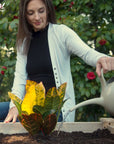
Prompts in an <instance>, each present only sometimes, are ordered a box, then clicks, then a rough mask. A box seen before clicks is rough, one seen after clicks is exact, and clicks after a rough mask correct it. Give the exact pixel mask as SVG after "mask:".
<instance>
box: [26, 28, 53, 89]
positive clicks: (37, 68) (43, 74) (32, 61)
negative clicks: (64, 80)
mask: <svg viewBox="0 0 114 144" xmlns="http://www.w3.org/2000/svg"><path fill="white" fill-rule="evenodd" d="M26 69H27V73H28V77H29V79H30V80H33V81H36V82H38V83H39V82H41V81H42V82H43V84H44V86H45V88H46V91H47V90H48V89H49V88H51V87H53V86H55V80H54V75H53V70H52V63H51V58H50V53H49V45H48V25H47V26H46V28H45V29H43V30H41V31H37V32H33V35H32V40H31V43H30V48H29V51H28V56H27V67H26Z"/></svg>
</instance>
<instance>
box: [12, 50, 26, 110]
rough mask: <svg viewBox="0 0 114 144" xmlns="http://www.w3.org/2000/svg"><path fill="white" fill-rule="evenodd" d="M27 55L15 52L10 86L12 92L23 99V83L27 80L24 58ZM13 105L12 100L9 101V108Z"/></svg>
mask: <svg viewBox="0 0 114 144" xmlns="http://www.w3.org/2000/svg"><path fill="white" fill-rule="evenodd" d="M26 59H27V56H26V55H23V54H21V53H20V52H17V61H16V68H15V73H14V82H13V87H12V93H13V94H15V95H16V96H17V97H19V98H20V99H23V97H24V95H25V85H26V80H27V73H26V61H27V60H26ZM13 106H15V105H14V104H13V102H12V101H11V102H10V108H11V107H13Z"/></svg>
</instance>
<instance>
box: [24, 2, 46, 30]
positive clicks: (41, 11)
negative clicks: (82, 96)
mask: <svg viewBox="0 0 114 144" xmlns="http://www.w3.org/2000/svg"><path fill="white" fill-rule="evenodd" d="M26 17H27V21H28V23H29V24H30V25H32V26H33V29H34V31H39V30H41V29H44V28H45V27H46V25H47V24H48V22H47V9H46V6H45V4H44V3H43V2H42V0H31V1H30V2H29V3H28V5H27V14H26Z"/></svg>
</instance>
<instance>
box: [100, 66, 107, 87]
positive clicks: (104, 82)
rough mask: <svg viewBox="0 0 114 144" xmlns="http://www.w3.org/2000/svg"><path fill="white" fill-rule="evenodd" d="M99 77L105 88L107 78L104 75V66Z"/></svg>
mask: <svg viewBox="0 0 114 144" xmlns="http://www.w3.org/2000/svg"><path fill="white" fill-rule="evenodd" d="M99 79H100V82H101V86H102V89H103V88H104V87H105V86H106V80H105V78H104V75H103V68H101V76H100V77H99Z"/></svg>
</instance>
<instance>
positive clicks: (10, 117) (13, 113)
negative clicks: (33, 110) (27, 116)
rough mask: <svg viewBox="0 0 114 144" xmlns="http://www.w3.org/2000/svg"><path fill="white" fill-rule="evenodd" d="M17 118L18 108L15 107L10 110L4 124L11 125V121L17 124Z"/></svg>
mask: <svg viewBox="0 0 114 144" xmlns="http://www.w3.org/2000/svg"><path fill="white" fill-rule="evenodd" d="M17 116H18V110H17V108H16V106H14V107H12V108H11V109H10V110H9V112H8V114H7V117H6V118H5V120H4V123H9V122H10V121H12V122H13V123H15V122H16V120H17Z"/></svg>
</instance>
